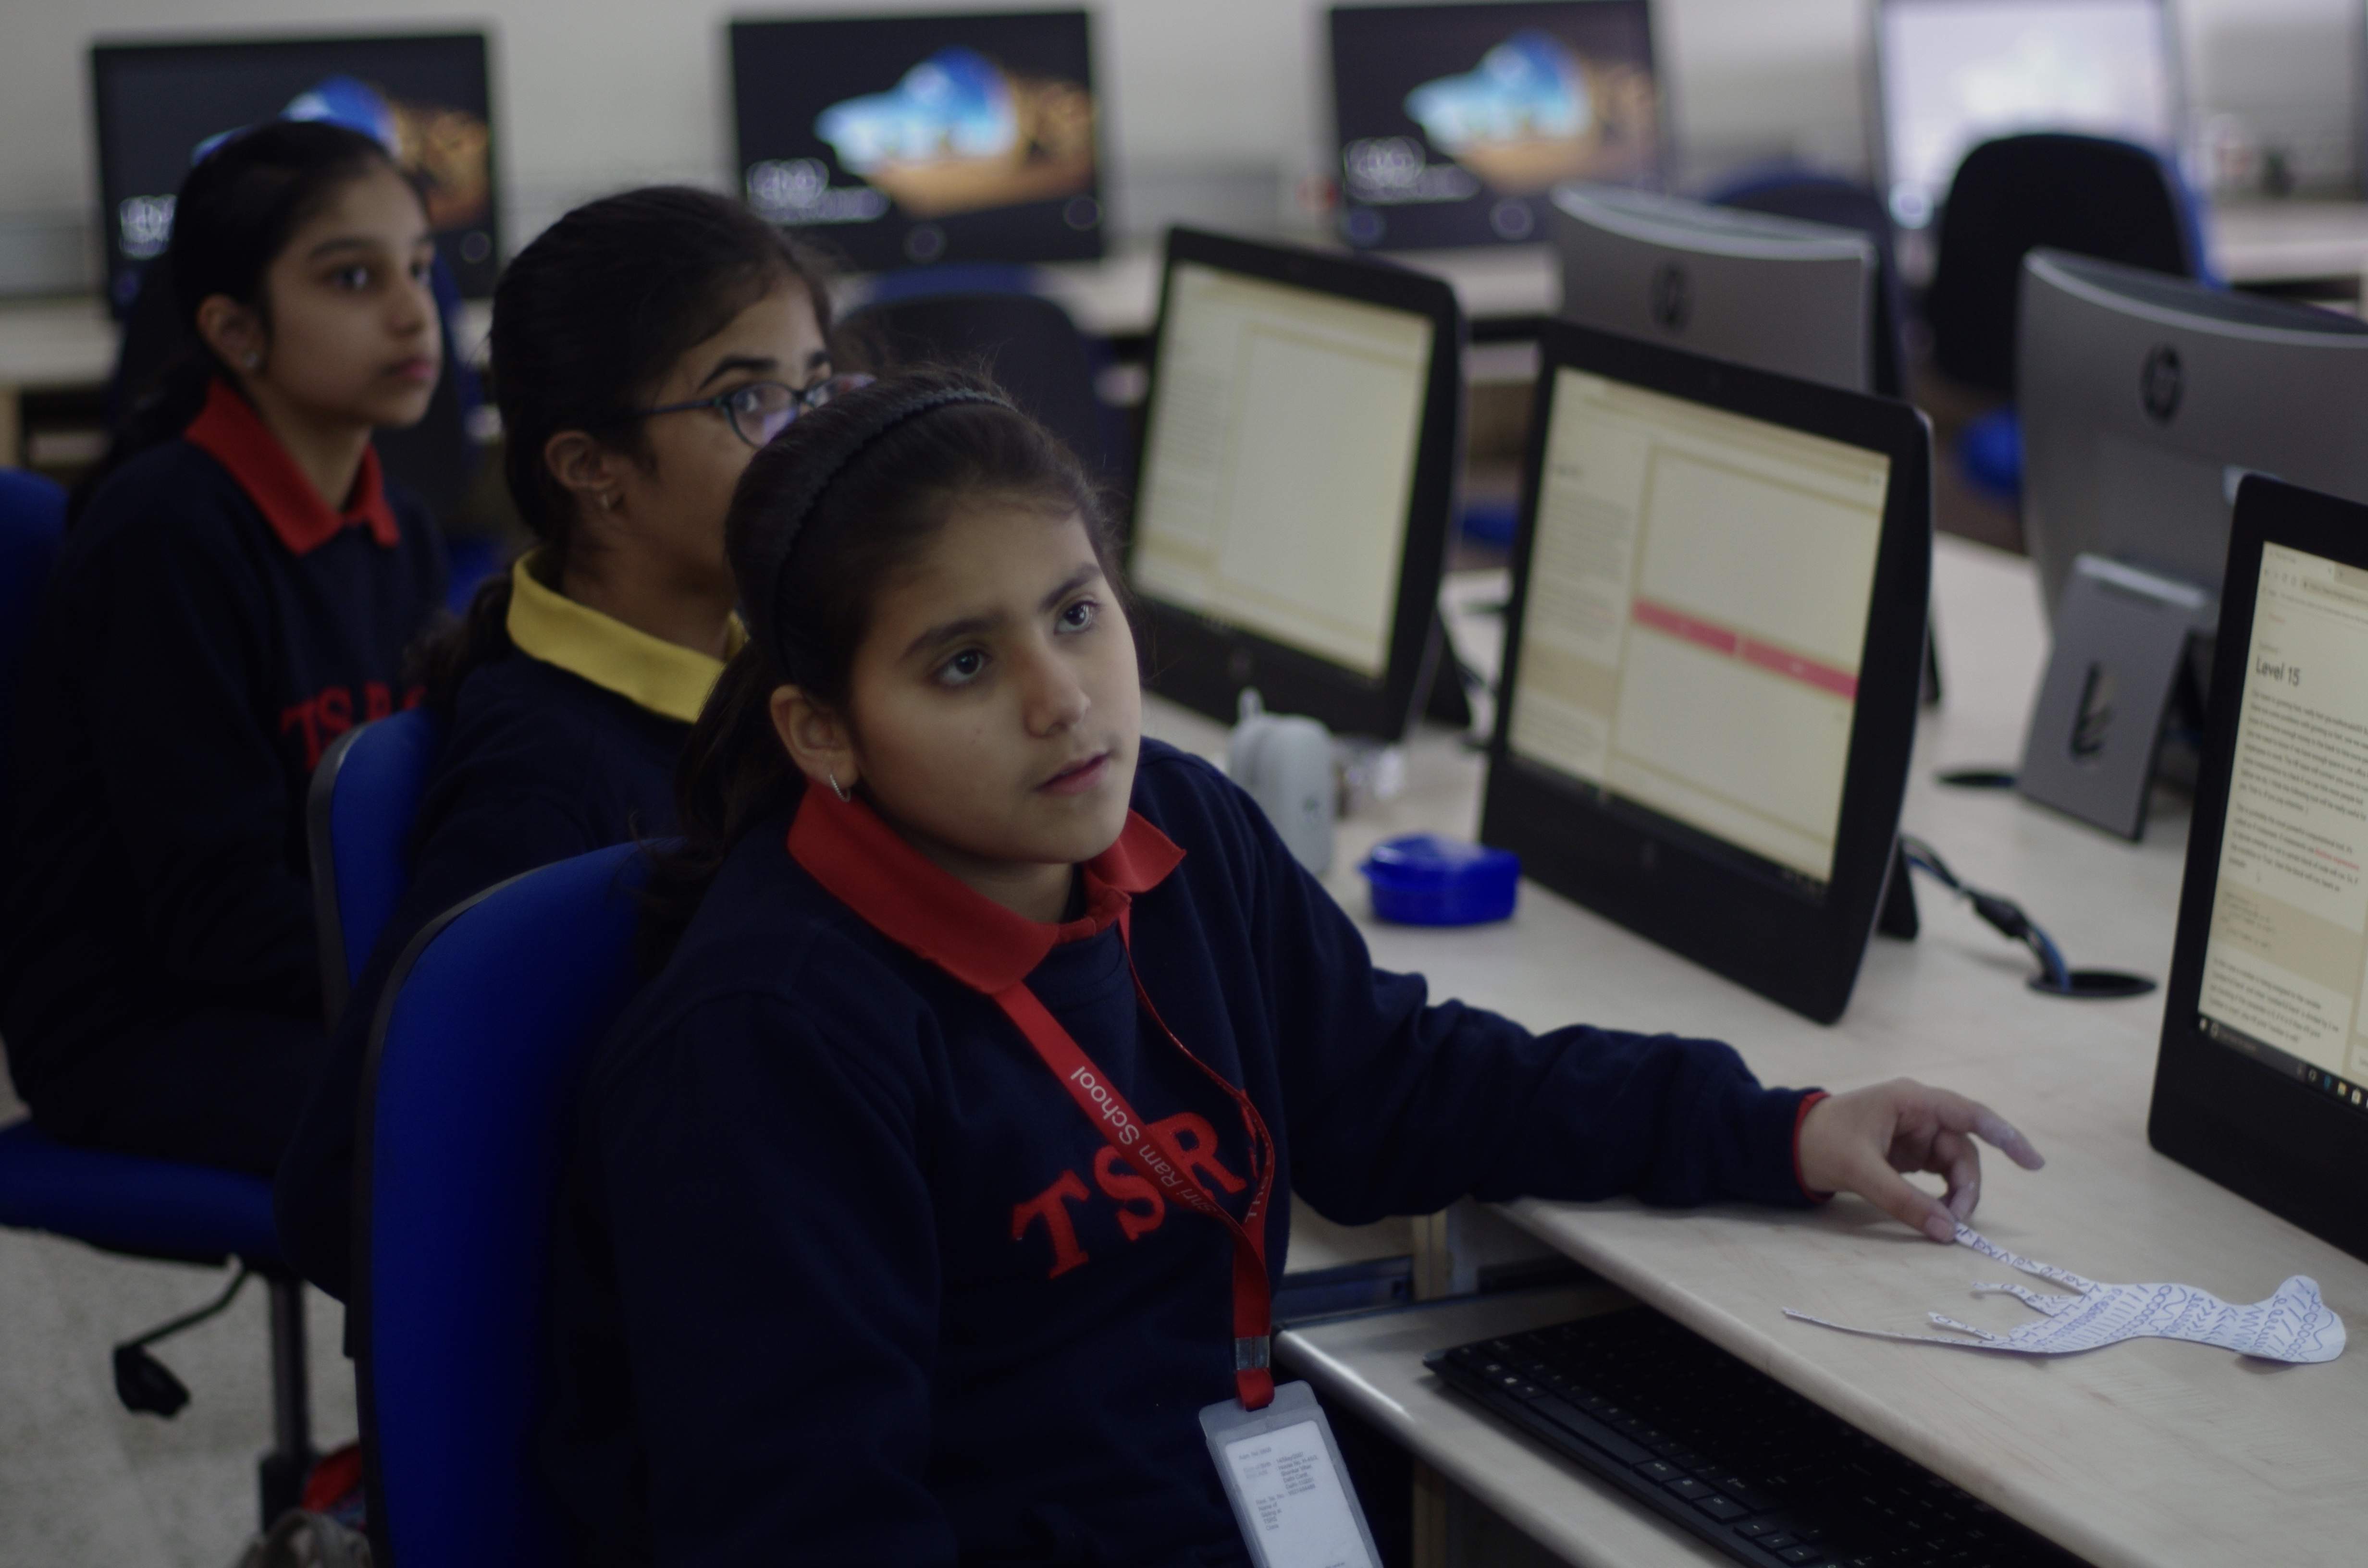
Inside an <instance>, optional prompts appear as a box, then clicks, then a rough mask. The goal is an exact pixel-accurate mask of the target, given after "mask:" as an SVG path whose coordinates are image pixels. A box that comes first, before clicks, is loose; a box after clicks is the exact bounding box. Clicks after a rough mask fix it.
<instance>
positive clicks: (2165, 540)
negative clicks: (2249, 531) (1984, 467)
mask: <svg viewBox="0 0 2368 1568" xmlns="http://www.w3.org/2000/svg"><path fill="white" fill-rule="evenodd" d="M2017 355H2018V364H2019V365H2020V370H2019V372H2018V376H2017V387H2016V394H2017V395H2016V403H2017V406H2018V408H2019V410H2020V413H2021V425H2022V440H2023V481H2022V528H2023V540H2024V543H2025V545H2026V547H2027V548H2028V549H2029V550H2030V551H2031V554H2032V560H2033V562H2035V563H2036V565H2037V566H2038V569H2039V581H2040V593H2041V596H2042V598H2043V602H2044V608H2045V611H2046V613H2047V614H2048V616H2049V617H2050V618H2053V617H2054V615H2055V610H2056V606H2057V603H2058V601H2060V600H2061V599H2062V597H2063V595H2064V589H2065V585H2066V582H2067V581H2068V580H2069V578H2070V577H2071V574H2072V563H2073V561H2074V559H2075V558H2076V557H2078V556H2079V555H2082V554H2091V555H2100V556H2105V557H2107V558H2109V559H2112V560H2115V561H2121V562H2127V563H2128V564H2130V565H2133V566H2137V567H2140V568H2142V569H2144V570H2146V571H2149V572H2156V573H2160V574H2165V575H2167V576H2170V577H2174V578H2177V579H2179V580H2180V581H2182V582H2186V583H2191V584H2193V585H2196V586H2197V587H2200V588H2203V589H2204V590H2205V591H2206V592H2210V593H2217V592H2218V591H2219V587H2220V574H2221V571H2222V567H2223V564H2224V560H2225V558H2226V555H2227V552H2228V517H2229V509H2230V507H2231V506H2233V504H2234V502H2235V499H2236V494H2237V481H2238V480H2239V479H2241V478H2242V477H2243V476H2244V475H2245V474H2246V473H2247V472H2262V473H2267V474H2270V475H2272V476H2273V477H2276V478H2279V479H2283V480H2285V481H2287V482H2289V483H2294V484H2300V485H2304V486H2306V487H2308V488H2310V489H2313V490H2318V491H2323V492H2325V493H2327V494H2331V495H2339V496H2342V497H2344V498H2346V499H2349V500H2354V501H2368V426H2363V423H2362V411H2363V410H2368V324H2363V323H2362V322H2361V321H2359V320H2357V319H2355V318H2353V317H2350V316H2342V315H2338V314H2336V313H2335V312H2332V311H2320V310H2313V309H2311V308H2309V307H2307V306H2302V305H2292V304H2285V303H2282V302H2280V301H2271V300H2263V299H2259V298H2255V297H2251V296H2248V295H2242V294H2236V293H2230V292H2226V291H2223V290H2214V289H2210V288H2208V287H2206V286H2204V285H2202V284H2198V283H2191V282H2187V281H2185V280H2183V279H2180V278H2168V277H2163V276H2160V275H2158V274H2155V273H2149V272H2142V271H2139V270H2137V269H2136V268H2134V267H2117V266H2114V265H2112V264H2111V263H2107V262H2099V261H2091V260H2088V259H2086V258H2083V257H2076V256H2066V255H2064V254H2062V253H2060V252H2055V251H2034V252H2033V253H2032V255H2031V256H2029V257H2028V258H2026V260H2025V261H2024V263H2023V276H2022V310H2021V335H2020V342H2019V345H2018V349H2017Z"/></svg>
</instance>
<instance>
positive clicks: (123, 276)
mask: <svg viewBox="0 0 2368 1568" xmlns="http://www.w3.org/2000/svg"><path fill="white" fill-rule="evenodd" d="M90 73H91V101H92V103H93V104H94V106H96V108H97V125H98V198H99V210H100V211H99V222H100V229H101V232H102V233H103V234H104V236H105V239H106V244H107V298H108V304H109V305H110V307H111V308H112V309H113V310H114V311H115V312H116V313H117V314H118V315H120V314H121V313H122V312H125V311H126V310H128V309H130V308H131V301H132V300H133V299H134V298H135V297H136V296H137V295H138V293H139V291H140V271H141V268H142V266H144V265H145V264H146V263H147V262H148V261H149V260H151V259H152V258H154V257H155V256H162V255H163V254H164V253H165V246H166V244H169V243H170V241H171V239H172V233H173V199H174V196H175V193H176V192H177V191H178V190H179V189H180V188H181V181H182V180H183V179H184V178H186V177H187V176H188V172H189V165H190V164H191V163H192V162H193V161H194V159H195V154H196V153H197V152H198V150H199V148H201V147H204V146H206V145H207V144H208V143H209V142H212V141H213V140H214V139H216V138H218V137H220V136H221V135H222V133H224V132H225V131H237V130H242V129H244V128H245V127H247V126H250V125H256V124H259V123H261V122H262V121H264V120H268V119H276V118H281V117H285V118H290V119H334V120H336V121H337V122H338V123H339V124H343V125H350V126H353V127H354V128H355V129H357V130H360V131H367V132H368V133H369V134H370V135H373V136H376V137H377V138H378V139H379V140H380V141H381V142H385V143H386V144H387V145H388V146H389V147H390V148H391V149H393V151H394V153H395V155H396V157H397V159H398V161H400V162H401V164H402V165H403V166H404V169H405V170H407V171H408V172H409V173H410V174H411V175H412V176H413V177H414V178H416V179H417V180H418V181H419V183H420V187H421V189H422V190H423V192H424V193H425V194H426V197H427V218H428V222H429V223H430V224H431V225H433V227H434V228H435V230H436V242H437V248H438V252H439V254H440V255H441V256H443V258H444V260H445V263H446V265H448V266H449V267H450V268H451V269H452V276H453V279H454V281H456V282H457V283H458V284H459V285H460V288H461V293H462V294H464V295H466V296H467V297H469V298H471V299H479V300H482V299H489V298H491V297H492V295H493V292H494V279H495V276H496V275H497V273H498V272H499V270H500V268H501V202H500V187H499V176H498V172H497V161H496V160H495V156H494V131H493V125H494V116H493V106H492V101H491V95H490V93H489V91H488V88H487V73H486V69H485V35H484V34H483V33H446V34H419V35H416V36H410V37H398V38H281V39H246V40H205V41H188V42H169V43H168V42H155V43H150V42H132V41H125V42H120V43H97V44H93V45H92V46H91V51H90Z"/></svg>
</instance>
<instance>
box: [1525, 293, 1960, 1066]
mask: <svg viewBox="0 0 2368 1568" xmlns="http://www.w3.org/2000/svg"><path fill="white" fill-rule="evenodd" d="M1930 446H1931V438H1930V431H1929V428H1928V426H1926V425H1925V423H1924V420H1923V417H1922V416H1921V415H1918V413H1917V412H1916V411H1915V410H1914V409H1912V408H1909V407H1908V406H1907V405H1906V404H1904V403H1893V402H1888V401H1885V400H1883V399H1878V398H1873V397H1868V396H1864V395H1862V394H1860V393H1856V392H1841V391H1838V390H1836V389H1834V388H1831V387H1826V386H1820V385H1818V384H1816V383H1814V382H1810V381H1798V380H1794V379H1793V378H1791V377H1785V376H1777V375H1771V374H1770V373H1768V372H1766V371H1763V370H1756V369H1748V368H1746V367H1742V366H1736V365H1728V364H1725V363H1724V362H1722V361H1719V360H1714V359H1707V358H1702V357H1701V356H1699V355H1693V354H1685V353H1680V352H1679V351H1678V350H1675V349H1670V348H1663V347H1658V346H1656V345H1654V344H1649V343H1644V342H1639V341H1637V340H1636V339H1634V338H1628V337H1620V336H1615V335H1611V334H1608V333H1600V332H1594V331H1590V330H1588V329H1587V328H1585V327H1580V326H1577V325H1574V324H1569V323H1566V322H1551V323H1548V324H1546V327H1545V330H1544V333H1543V336H1542V338H1541V364H1540V370H1539V377H1538V392H1537V402H1536V405H1535V413H1534V414H1533V415H1532V418H1531V437H1530V452H1529V464H1528V472H1527V473H1526V476H1525V478H1524V483H1523V490H1522V506H1521V525H1520V533H1519V535H1518V536H1517V537H1516V539H1515V541H1514V545H1513V562H1512V567H1513V594H1512V601H1511V605H1510V608H1509V609H1508V619H1507V622H1506V631H1505V660H1504V670H1503V674H1502V676H1501V677H1500V681H1499V692H1498V699H1497V728H1496V733H1495V735H1494V737H1493V738H1492V740H1491V742H1490V745H1489V754H1488V781H1487V787H1486V792H1485V794H1484V796H1483V800H1482V808H1481V813H1482V814H1481V822H1480V836H1481V838H1482V840H1483V841H1485V842H1486V843H1488V844H1492V845H1497V846H1501V847H1504V848H1507V849H1510V850H1512V851H1514V852H1515V853H1516V854H1518V855H1520V857H1521V866H1522V869H1523V871H1524V872H1525V873H1526V874H1528V875H1529V876H1531V877H1533V878H1535V879H1537V880H1538V881H1541V882H1543V883H1544V884H1545V885H1546V886H1548V887H1550V888H1553V889H1554V890H1555V891H1557V892H1562V893H1565V894H1566V895H1567V896H1569V897H1571V898H1574V899H1577V901H1578V902H1579V903H1584V904H1587V905H1588V907H1590V908H1592V909H1595V910H1597V911H1598V912H1600V913H1601V914H1604V915H1609V916H1610V917H1611V918H1612V919H1615V920H1618V921H1620V922H1621V923H1622V924H1623V925H1626V926H1631V927H1633V928H1634V929H1635V930H1636V931H1638V932H1640V933H1642V934H1643V935H1645V936H1646V937H1651V938H1652V939H1653V940H1655V941H1656V942H1659V943H1661V944H1662V945H1663V946H1665V947H1668V948H1670V949H1674V950H1675V951H1677V952H1679V953H1682V954H1684V955H1685V956H1687V957H1688V958H1691V959H1693V960H1696V961H1698V962H1700V963H1702V964H1704V965H1706V966H1708V967H1709V968H1711V969H1713V970H1715V971H1718V972H1719V973H1721V974H1724V975H1725V976H1726V977H1727V978H1729V979H1731V980H1734V981H1736V982H1737V983H1741V984H1743V985H1747V986H1748V987H1750V988H1751V989H1753V990H1755V991H1758V992H1759V993H1760V994H1763V995H1766V996H1768V997H1770V998H1772V999H1773V1000H1775V1001H1777V1002H1780V1003H1782V1004H1783V1005H1784V1006H1788V1007H1791V1008H1793V1009H1794V1010H1796V1011H1798V1012H1800V1013H1803V1014H1805V1015H1806V1016H1807V1017H1811V1018H1815V1019H1816V1020H1817V1021H1819V1022H1821V1023H1830V1022H1831V1021H1832V1020H1833V1019H1835V1018H1837V1017H1840V1016H1841V1012H1842V1009H1843V1007H1844V1006H1845V1005H1846V1004H1847V1003H1848V1001H1849V999H1850V988H1851V986H1852V985H1853V984H1854V983H1856V981H1857V977H1858V970H1859V964H1860V960H1861V958H1862V957H1863V956H1864V953H1865V949H1866V943H1867V940H1868V938H1869V937H1870V936H1871V935H1872V934H1873V929H1874V925H1875V917H1876V915H1877V913H1878V911H1879V910H1880V908H1881V906H1882V903H1883V897H1884V890H1885V888H1886V885H1887V883H1888V881H1889V877H1890V872H1891V867H1892V862H1893V850H1894V843H1895V840H1896V836H1897V832H1898V826H1899V805H1900V800H1901V797H1902V795H1903V793H1904V792H1905V790H1906V789H1907V757H1908V750H1909V746H1910V744H1911V742H1912V741H1913V739H1914V735H1915V728H1916V707H1917V692H1918V685H1919V676H1920V675H1921V673H1922V668H1923V654H1924V608H1925V603H1926V597H1927V592H1928V589H1929V587H1930V578H1931V562H1932V519H1931V488H1930V472H1931V452H1930Z"/></svg>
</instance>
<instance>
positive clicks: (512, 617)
mask: <svg viewBox="0 0 2368 1568" xmlns="http://www.w3.org/2000/svg"><path fill="white" fill-rule="evenodd" d="M533 564H534V563H533V558H532V557H529V558H528V559H527V560H524V561H521V562H518V563H517V565H515V566H514V567H513V568H512V569H511V573H510V584H511V590H510V592H511V597H510V603H509V608H508V611H507V631H508V633H509V638H510V642H511V644H512V646H511V650H510V652H508V653H506V654H504V655H502V656H501V657H499V658H496V659H494V660H492V661H490V662H488V663H486V664H484V665H479V666H477V667H476V668H475V669H473V670H472V671H470V672H469V673H468V675H467V676H464V677H462V679H461V686H460V689H459V691H458V692H457V693H456V694H455V696H454V699H453V703H452V713H451V716H450V723H449V724H448V726H447V728H446V732H445V739H444V744H443V745H442V747H441V749H440V750H439V751H438V754H437V758H436V767H435V770H434V772H433V773H432V774H431V775H430V777H429V779H428V784H427V791H426V793H425V795H424V796H423V798H422V800H421V803H420V812H419V820H418V822H417V823H416V824H415V826H414V828H413V830H412V841H411V881H410V884H409V886H408V887H407V888H406V889H405V890H404V898H403V902H402V903H400V904H398V905H397V906H396V909H395V911H394V913H393V915H392V916H390V917H389V919H388V921H387V927H386V930H385V931H384V932H383V933H381V937H380V939H379V942H378V944H377V946H376V948H375V949H374V950H373V951H372V953H371V956H370V964H369V967H368V968H367V969H365V970H364V971H363V972H362V975H361V977H360V978H359V981H358V982H357V983H356V984H355V986H354V990H353V994H352V997H351V999H350V1001H349V1002H348V1003H347V1007H346V1011H345V1016H344V1017H342V1018H340V1019H339V1020H338V1024H337V1028H336V1030H335V1031H334V1032H333V1033H332V1034H331V1036H330V1039H329V1053H328V1058H327V1060H326V1062H324V1064H323V1069H322V1074H321V1077H320V1080H319V1082H318V1083H317V1084H316V1085H314V1087H313V1096H312V1099H311V1101H310V1103H309V1104H308V1105H307V1106H306V1108H305V1111H304V1116H303V1119H302V1121H301V1122H300V1123H299V1124H298V1126H297V1130H296V1136H295V1138H294V1140H293V1141H292V1142H290V1145H289V1149H288V1153H287V1155H286V1157H285V1158H284V1159H283V1160H282V1161H281V1162H280V1166H279V1180H278V1182H277V1183H276V1193H275V1199H276V1202H275V1207H276V1210H277V1218H278V1221H279V1236H280V1242H281V1244H282V1245H283V1246H285V1247H286V1248H287V1251H288V1255H289V1257H290V1261H291V1262H293V1263H294V1264H295V1265H296V1267H297V1271H298V1272H299V1273H301V1274H302V1275H303V1276H304V1278H307V1279H310V1280H311V1281H312V1282H313V1283H314V1284H315V1285H318V1286H319V1287H321V1289H323V1290H326V1291H328V1292H329V1293H330V1294H331V1295H333V1296H336V1297H337V1298H338V1299H339V1300H341V1301H342V1300H344V1299H345V1296H346V1292H347V1280H348V1278H350V1275H351V1265H352V1250H353V1182H354V1171H353V1166H354V1117H355V1113H356V1108H357V1106H358V1103H359V1098H360V1094H361V1080H362V1068H363V1064H364V1062H366V1061H367V1060H368V1057H369V1052H370V1024H371V1020H372V1018H373V1017H374V1015H375V1014H376V1013H377V1011H378V1000H379V995H380V993H381V991H383V990H384V988H385V985H386V978H387V976H388V974H390V973H391V972H392V971H393V968H394V965H395V963H396V961H397V960H400V959H401V957H402V956H403V952H404V949H405V948H407V947H409V946H410V944H411V939H412V937H415V936H416V935H417V934H418V933H419V931H420V930H421V929H422V928H423V927H425V926H427V924H428V923H429V922H430V921H432V920H434V919H435V918H436V917H437V916H438V915H441V914H443V913H444V912H445V911H446V910H448V909H450V908H452V907H453V906H454V905H455V904H458V903H462V902H464V901H466V900H468V899H470V898H473V897H474V896H476V895H477V894H478V893H480V892H484V890H485V889H487V888H489V887H492V886H493V885H494V884H495V882H499V881H505V880H507V879H508V878H510V877H514V876H517V875H518V874H520V873H521V872H525V871H530V870H533V869H535V868H536V867H538V866H548V865H550V864H551V863H552V862H553V861H555V860H564V859H567V858H570V857H573V856H576V855H582V854H585V853H586V852H587V851H590V850H594V849H601V848H606V847H607V846H609V845H612V844H623V843H626V842H629V841H631V840H632V839H634V838H636V837H647V836H653V835H666V834H670V833H672V832H673V831H674V824H675V796H674V775H675V764H676V762H677V759H678V758H679V757H680V756H681V754H682V747H683V743H684V742H685V741H686V740H688V739H689V735H690V726H691V723H692V722H693V721H695V720H696V719H697V718H698V717H699V710H700V705H701V704H702V703H704V702H705V701H706V700H707V694H708V693H709V692H710V691H711V690H712V689H713V688H714V686H715V680H716V677H717V676H720V675H721V674H722V673H723V664H722V663H721V662H720V661H718V660H716V659H712V658H709V657H707V656H705V655H703V654H700V653H692V652H690V651H689V650H688V649H685V648H679V647H677V646H676V645H674V644H673V643H670V642H663V641H661V640H660V639H658V638H655V637H652V636H649V635H648V634H646V633H644V632H642V631H636V630H634V629H633V628H632V627H629V626H626V625H625V624H623V623H622V622H620V621H618V620H615V619H610V618H609V617H608V616H605V615H602V614H600V613H598V611H596V610H593V609H591V608H587V607H586V606H583V605H580V604H577V603H575V602H574V601H573V600H570V599H567V598H564V597H562V596H560V595H559V594H557V593H555V592H554V591H552V589H551V588H550V587H548V586H546V585H543V584H542V583H541V581H540V580H538V579H537V577H536V576H535V575H534V570H533Z"/></svg>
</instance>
